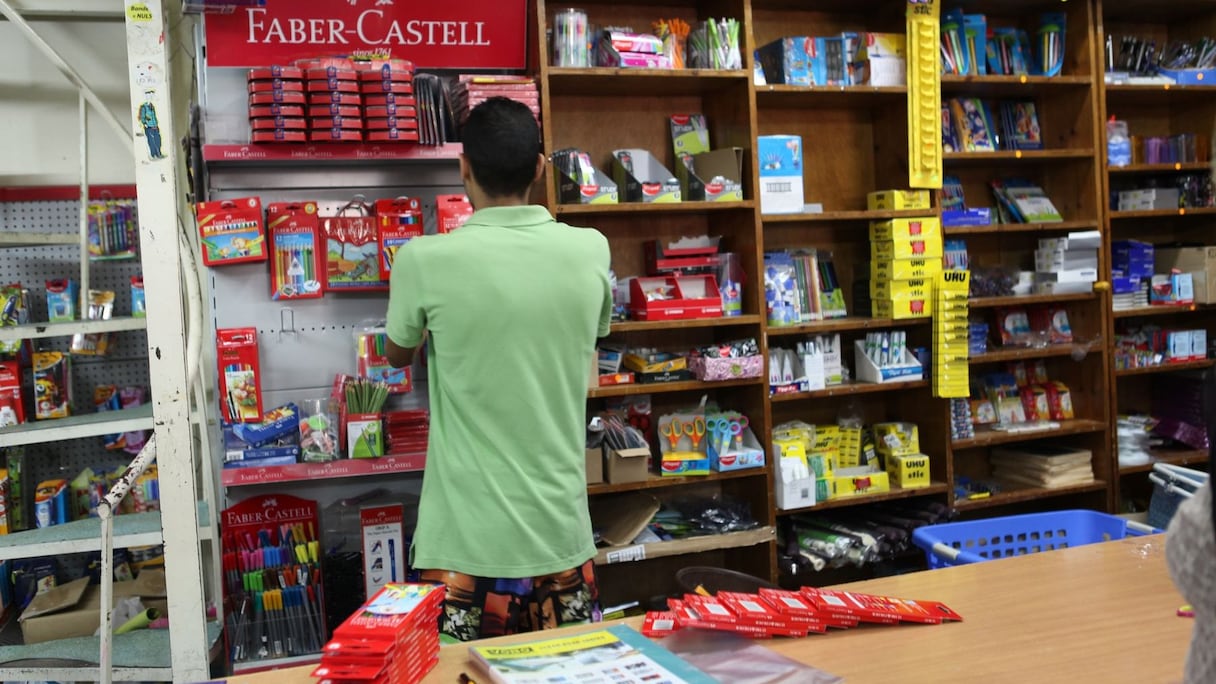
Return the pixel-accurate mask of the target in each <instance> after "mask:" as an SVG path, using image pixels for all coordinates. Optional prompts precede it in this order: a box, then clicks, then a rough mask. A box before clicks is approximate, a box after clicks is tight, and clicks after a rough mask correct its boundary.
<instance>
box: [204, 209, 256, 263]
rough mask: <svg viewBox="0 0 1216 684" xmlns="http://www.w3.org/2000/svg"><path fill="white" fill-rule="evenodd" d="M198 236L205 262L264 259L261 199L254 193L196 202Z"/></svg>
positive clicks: (237, 261)
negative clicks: (252, 195) (253, 195)
mask: <svg viewBox="0 0 1216 684" xmlns="http://www.w3.org/2000/svg"><path fill="white" fill-rule="evenodd" d="M195 215H196V216H197V217H198V231H199V239H200V240H201V243H202V250H201V251H202V253H203V263H204V264H206V265H208V266H224V265H227V264H241V263H245V262H250V261H266V238H265V232H264V230H263V223H262V200H260V199H258V198H257V197H242V198H240V199H231V200H217V201H214V202H199V203H198V205H197V206H196V207H195Z"/></svg>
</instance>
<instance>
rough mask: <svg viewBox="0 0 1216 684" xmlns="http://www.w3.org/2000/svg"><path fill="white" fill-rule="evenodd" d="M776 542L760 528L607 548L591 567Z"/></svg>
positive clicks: (768, 530) (770, 530)
mask: <svg viewBox="0 0 1216 684" xmlns="http://www.w3.org/2000/svg"><path fill="white" fill-rule="evenodd" d="M776 538H777V533H776V530H775V529H774V528H772V527H760V528H757V529H754V530H745V531H743V532H728V533H727V534H711V535H706V536H703V537H688V538H686V539H673V540H672V541H664V542H653V543H650V544H630V545H625V546H609V547H606V548H601V549H599V550H598V551H597V552H596V554H595V564H596V565H615V564H617V563H632V562H636V561H643V560H652V559H655V558H665V557H668V556H687V555H690V554H694V553H702V552H705V551H717V550H719V549H740V548H746V547H748V546H758V545H760V544H767V543H770V542H772V541H773V540H774V539H776Z"/></svg>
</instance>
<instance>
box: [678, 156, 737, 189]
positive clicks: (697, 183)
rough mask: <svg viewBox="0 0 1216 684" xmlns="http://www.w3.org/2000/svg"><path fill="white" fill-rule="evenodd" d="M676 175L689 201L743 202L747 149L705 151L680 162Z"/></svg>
mask: <svg viewBox="0 0 1216 684" xmlns="http://www.w3.org/2000/svg"><path fill="white" fill-rule="evenodd" d="M690 164H691V166H690ZM676 176H677V177H678V178H679V179H680V189H681V191H682V192H683V199H684V201H685V202H742V201H743V148H742V147H726V148H723V149H720V150H713V151H711V152H702V153H701V154H697V155H694V156H692V157H690V158H689V159H688V161H687V162H686V163H680V162H676Z"/></svg>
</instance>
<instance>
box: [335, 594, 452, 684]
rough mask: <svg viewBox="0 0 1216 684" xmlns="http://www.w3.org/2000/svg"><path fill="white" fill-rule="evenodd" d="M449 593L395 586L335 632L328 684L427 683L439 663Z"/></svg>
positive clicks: (357, 612)
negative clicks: (340, 683) (332, 683)
mask: <svg viewBox="0 0 1216 684" xmlns="http://www.w3.org/2000/svg"><path fill="white" fill-rule="evenodd" d="M443 596H444V588H443V586H442V585H431V584H389V585H387V586H385V587H384V588H383V589H381V590H380V591H379V592H377V593H376V595H375V596H373V597H372V598H371V600H370V601H368V602H367V603H365V604H364V605H363V607H362V608H360V609H359V610H357V611H355V614H354V615H351V616H350V617H349V618H347V620H346V622H343V623H342V624H341V625H339V626H338V628H337V629H335V630H334V637H333V639H331V640H330V641H329V643H327V644H326V645H325V649H324V651H323V653H322V656H321V665H320V667H318V668H317V669H315V670H314V671H313V673H312V675H313V676H314V677H318V678H320V679H321V680H323V681H361V682H394V683H397V684H413V683H414V682H419V681H422V678H423V677H425V676H426V674H427V673H428V672H430V671H431V670H432V669H434V667H435V664H436V663H438V662H439V612H440V609H441V606H442V605H443Z"/></svg>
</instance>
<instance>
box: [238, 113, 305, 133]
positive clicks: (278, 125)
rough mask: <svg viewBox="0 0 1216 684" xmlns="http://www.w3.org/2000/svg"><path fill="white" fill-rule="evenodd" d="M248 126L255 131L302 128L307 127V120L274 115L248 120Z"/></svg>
mask: <svg viewBox="0 0 1216 684" xmlns="http://www.w3.org/2000/svg"><path fill="white" fill-rule="evenodd" d="M249 126H250V127H251V128H253V130H255V131H266V130H275V129H277V130H283V131H291V130H304V129H305V128H308V122H307V121H305V120H304V119H298V118H295V117H286V116H274V117H270V118H262V117H259V118H255V119H250V120H249Z"/></svg>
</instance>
